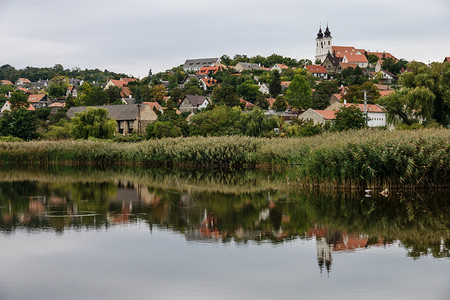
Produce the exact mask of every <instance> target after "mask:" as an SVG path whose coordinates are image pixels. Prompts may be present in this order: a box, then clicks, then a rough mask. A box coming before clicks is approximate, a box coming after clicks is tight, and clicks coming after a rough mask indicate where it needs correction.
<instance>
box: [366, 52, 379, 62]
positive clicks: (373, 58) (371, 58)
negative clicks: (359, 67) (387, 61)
mask: <svg viewBox="0 0 450 300" xmlns="http://www.w3.org/2000/svg"><path fill="white" fill-rule="evenodd" d="M365 55H366V57H367V60H368V61H369V63H371V64H372V65H375V64H376V63H377V62H378V59H379V58H378V56H376V55H375V54H367V52H366V53H365Z"/></svg>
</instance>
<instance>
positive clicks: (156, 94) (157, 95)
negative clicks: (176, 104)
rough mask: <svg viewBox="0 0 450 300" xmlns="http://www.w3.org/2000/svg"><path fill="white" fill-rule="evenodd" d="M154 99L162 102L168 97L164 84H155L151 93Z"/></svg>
mask: <svg viewBox="0 0 450 300" xmlns="http://www.w3.org/2000/svg"><path fill="white" fill-rule="evenodd" d="M150 95H151V96H152V100H153V101H156V102H158V103H159V104H162V103H163V102H164V97H166V88H165V87H164V86H163V85H162V84H158V85H155V86H154V87H153V88H152V91H151V93H150Z"/></svg>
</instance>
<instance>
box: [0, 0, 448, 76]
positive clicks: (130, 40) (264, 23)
mask: <svg viewBox="0 0 450 300" xmlns="http://www.w3.org/2000/svg"><path fill="white" fill-rule="evenodd" d="M327 24H328V25H329V28H330V31H331V35H332V37H333V45H335V46H354V47H356V48H363V49H366V50H370V51H386V52H389V53H391V54H392V55H394V56H395V57H397V58H405V59H406V60H408V61H411V60H418V61H422V62H425V63H428V62H433V61H439V62H442V61H443V60H444V58H445V57H448V56H450V37H449V35H448V34H449V31H450V1H449V0H414V1H412V0H378V1H361V0H341V1H332V0H322V1H303V0H277V1H274V0H239V1H238V0H145V1H144V0H126V1H123V0H122V1H119V0H108V1H104V0H77V1H67V0H39V1H38V0H0V28H2V30H1V31H0V66H2V65H5V64H10V65H12V66H13V67H15V68H16V69H22V68H25V67H27V66H34V67H52V66H54V65H55V64H62V65H63V66H64V68H68V69H72V68H75V67H79V68H81V69H85V68H89V69H91V68H98V69H100V70H104V69H107V70H109V71H114V72H119V73H125V74H128V75H131V76H135V77H144V76H146V75H147V74H148V72H149V69H152V71H153V73H156V72H161V71H164V70H167V69H170V68H172V67H174V66H179V65H181V64H183V63H184V62H185V60H186V59H194V58H207V57H220V56H222V55H223V54H226V55H229V56H230V57H233V56H234V55H235V54H245V55H248V56H255V55H258V54H259V55H262V56H269V55H271V54H273V53H276V54H280V55H283V56H288V57H292V58H295V59H302V58H307V59H311V60H312V61H314V55H315V38H316V36H317V32H318V30H319V27H320V26H322V29H324V27H326V26H327ZM0 79H1V78H0Z"/></svg>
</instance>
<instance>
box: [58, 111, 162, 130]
mask: <svg viewBox="0 0 450 300" xmlns="http://www.w3.org/2000/svg"><path fill="white" fill-rule="evenodd" d="M89 107H92V108H103V109H106V110H107V111H108V113H109V114H108V117H110V118H111V119H114V120H116V121H117V128H116V131H117V132H118V133H119V134H124V135H127V134H130V133H132V132H133V131H135V130H138V127H139V125H140V132H141V133H142V132H144V130H145V128H146V127H147V124H149V123H152V122H154V121H156V119H158V116H157V115H156V113H155V112H154V111H153V110H152V109H151V108H150V106H148V105H142V106H140V108H139V106H138V105H137V104H132V105H105V106H89ZM87 108H88V106H77V107H71V108H70V109H69V110H68V111H67V116H68V117H69V118H70V119H72V118H73V117H75V114H76V113H79V112H84V111H86V109H87Z"/></svg>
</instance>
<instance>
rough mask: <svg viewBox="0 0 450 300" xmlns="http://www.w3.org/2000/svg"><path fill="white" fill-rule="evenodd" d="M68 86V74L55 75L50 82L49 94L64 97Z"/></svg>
mask: <svg viewBox="0 0 450 300" xmlns="http://www.w3.org/2000/svg"><path fill="white" fill-rule="evenodd" d="M57 66H60V67H61V68H62V66H61V65H55V67H57ZM55 67H54V68H55ZM68 87H69V79H68V78H67V77H66V76H55V77H53V78H52V79H51V80H50V82H49V85H48V95H49V96H50V97H55V98H61V97H64V96H65V95H66V91H67V88H68Z"/></svg>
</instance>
